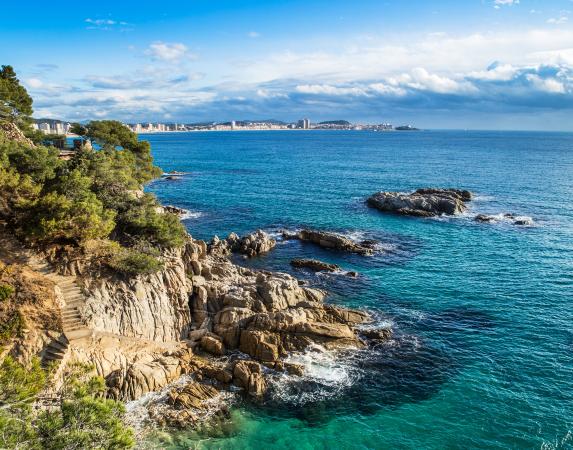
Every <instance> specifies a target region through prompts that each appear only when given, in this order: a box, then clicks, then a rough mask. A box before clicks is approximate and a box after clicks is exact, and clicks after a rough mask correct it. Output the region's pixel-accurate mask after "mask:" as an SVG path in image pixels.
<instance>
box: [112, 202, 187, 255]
mask: <svg viewBox="0 0 573 450" xmlns="http://www.w3.org/2000/svg"><path fill="white" fill-rule="evenodd" d="M118 226H119V227H120V228H121V230H122V231H123V232H124V233H125V234H127V235H129V236H133V237H136V238H139V239H145V240H147V241H148V242H149V243H151V244H153V245H159V246H163V247H180V246H182V245H183V244H184V242H185V237H186V231H185V228H184V227H183V225H182V224H181V222H180V220H179V218H178V217H177V216H176V215H175V214H171V213H167V212H159V211H158V204H157V201H156V200H155V197H153V196H152V195H150V194H146V195H144V196H143V197H141V198H140V199H139V200H138V201H137V202H133V203H132V205H131V207H130V208H129V209H128V210H127V211H125V212H124V213H123V214H121V216H120V217H119V218H118Z"/></svg>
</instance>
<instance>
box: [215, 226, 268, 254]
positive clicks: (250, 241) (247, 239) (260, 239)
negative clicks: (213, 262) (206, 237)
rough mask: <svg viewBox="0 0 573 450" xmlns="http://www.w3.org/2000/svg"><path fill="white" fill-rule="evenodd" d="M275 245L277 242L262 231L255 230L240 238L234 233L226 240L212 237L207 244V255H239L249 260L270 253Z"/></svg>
mask: <svg viewBox="0 0 573 450" xmlns="http://www.w3.org/2000/svg"><path fill="white" fill-rule="evenodd" d="M276 244H277V242H276V241H275V240H274V239H272V238H271V237H270V236H269V235H268V234H267V233H265V232H264V231H262V230H257V231H255V232H254V233H251V234H249V235H247V236H244V237H242V238H241V237H239V236H238V235H237V234H236V233H231V234H229V237H227V239H223V240H221V239H219V237H218V236H215V237H213V239H212V240H211V242H210V243H209V253H210V254H212V255H218V256H226V255H229V254H231V253H239V254H242V255H245V256H247V257H249V258H250V257H253V256H257V255H260V254H262V253H266V252H269V251H271V250H272V249H273V248H275V246H276Z"/></svg>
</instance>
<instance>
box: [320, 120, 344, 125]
mask: <svg viewBox="0 0 573 450" xmlns="http://www.w3.org/2000/svg"><path fill="white" fill-rule="evenodd" d="M319 125H340V126H350V125H351V123H350V122H349V121H348V120H326V121H324V122H319Z"/></svg>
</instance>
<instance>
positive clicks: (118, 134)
mask: <svg viewBox="0 0 573 450" xmlns="http://www.w3.org/2000/svg"><path fill="white" fill-rule="evenodd" d="M86 129H87V132H86V136H87V137H88V138H89V139H91V140H93V141H94V142H96V143H97V144H98V145H99V146H101V147H102V148H103V149H104V150H105V149H107V150H111V149H113V150H123V151H125V152H129V153H131V154H132V155H133V157H134V159H133V162H134V165H133V175H134V178H135V180H136V181H137V182H138V183H139V184H140V185H141V184H144V183H147V182H149V181H151V180H153V179H154V178H157V177H158V176H160V175H161V170H160V169H159V168H158V167H156V166H154V165H153V158H152V157H151V146H150V145H149V142H146V141H139V139H138V137H137V134H135V133H134V132H133V131H131V130H130V129H129V128H127V127H126V126H125V125H123V124H122V123H121V122H117V121H115V120H101V121H93V122H90V123H89V124H88V125H87V126H86Z"/></svg>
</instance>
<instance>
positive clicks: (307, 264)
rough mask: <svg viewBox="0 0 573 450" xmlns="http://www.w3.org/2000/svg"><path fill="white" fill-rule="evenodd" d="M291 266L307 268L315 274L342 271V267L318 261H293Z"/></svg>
mask: <svg viewBox="0 0 573 450" xmlns="http://www.w3.org/2000/svg"><path fill="white" fill-rule="evenodd" d="M290 264H291V266H293V267H298V268H306V269H310V270H314V271H315V272H336V271H338V270H340V266H337V265H336V264H329V263H325V262H323V261H319V260H317V259H293V260H292V261H291V262H290Z"/></svg>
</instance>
